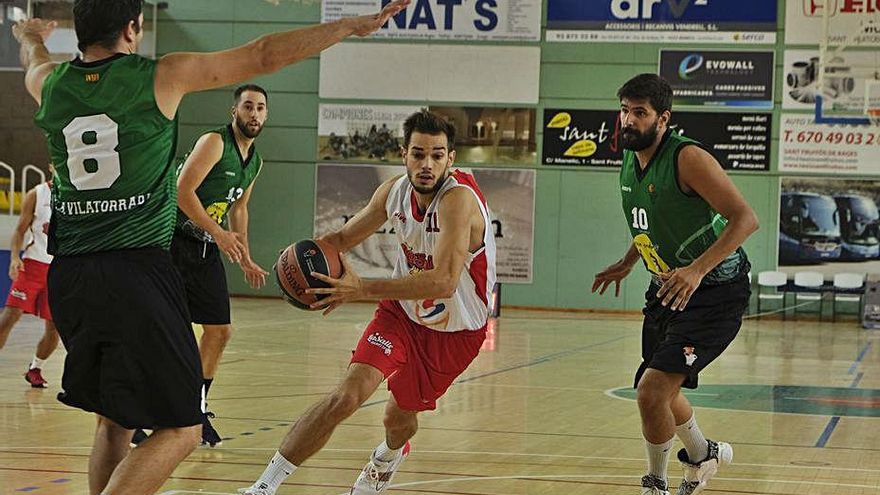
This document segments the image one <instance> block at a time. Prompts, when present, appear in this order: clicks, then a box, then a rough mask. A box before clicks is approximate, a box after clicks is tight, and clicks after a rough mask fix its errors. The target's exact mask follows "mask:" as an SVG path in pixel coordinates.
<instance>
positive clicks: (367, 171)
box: [315, 163, 536, 283]
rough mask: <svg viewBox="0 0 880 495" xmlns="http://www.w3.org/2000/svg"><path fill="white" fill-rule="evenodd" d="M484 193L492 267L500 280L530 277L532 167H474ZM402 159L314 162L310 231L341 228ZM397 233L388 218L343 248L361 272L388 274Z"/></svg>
mask: <svg viewBox="0 0 880 495" xmlns="http://www.w3.org/2000/svg"><path fill="white" fill-rule="evenodd" d="M464 170H465V171H466V172H469V173H472V174H473V175H474V178H475V179H476V181H477V184H478V185H479V187H480V190H481V191H482V192H483V195H484V196H485V197H486V202H487V203H488V205H489V214H490V217H491V220H492V229H493V232H494V234H495V244H496V248H497V252H496V270H497V274H498V281H499V282H502V283H531V281H532V256H533V246H534V224H535V177H536V173H535V170H534V169H499V168H473V169H464ZM404 172H405V170H404V168H403V166H402V165H398V166H392V165H354V164H337V163H320V164H318V173H317V179H316V180H317V187H316V191H317V196H316V199H315V236H316V237H317V236H321V235H324V234H327V233H329V232H333V231H335V230H338V229H340V228H341V227H342V226H343V225H345V223H346V222H348V221H349V220H350V219H351V218H352V217H353V216H354V215H355V214H356V213H357V212H358V211H360V210H361V209H362V208H363V207H364V206H366V205H367V203H368V202H369V200H370V198H371V197H372V195H373V192H375V190H376V188H377V187H379V185H380V184H382V182H384V181H386V180H388V179H391V178H392V177H395V176H398V175H401V174H403V173H404ZM398 250H399V246H398V244H397V238H396V235H395V234H394V232H393V231H392V230H391V228H390V227H389V226H388V224H386V225H384V226H382V228H380V229H379V230H378V231H377V232H376V233H375V234H373V235H372V236H370V237H369V238H368V239H367V240H366V241H364V242H363V243H361V244H360V245H358V246H357V247H355V248H354V249H352V250H351V251H350V252H349V253H348V259H349V261H350V262H351V263H352V265H353V266H354V269H355V270H356V271H357V272H358V274H359V275H360V276H361V277H367V278H387V277H390V276H391V273H392V271H393V268H394V263H395V261H396V260H397V256H398Z"/></svg>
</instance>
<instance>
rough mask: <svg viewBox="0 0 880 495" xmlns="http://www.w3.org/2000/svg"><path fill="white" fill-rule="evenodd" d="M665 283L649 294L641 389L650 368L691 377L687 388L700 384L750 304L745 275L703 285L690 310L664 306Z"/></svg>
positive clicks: (644, 331)
mask: <svg viewBox="0 0 880 495" xmlns="http://www.w3.org/2000/svg"><path fill="white" fill-rule="evenodd" d="M659 288H660V287H659V286H657V285H656V284H653V283H652V284H651V285H650V287H649V288H648V291H647V292H646V293H645V299H646V301H645V308H644V309H643V310H642V312H643V313H644V315H645V320H644V323H643V324H642V364H641V366H639V369H638V371H636V376H635V381H634V383H633V387H634V388H635V387H637V386H638V384H639V380H640V379H641V377H642V374H643V373H644V372H645V370H646V369H648V368H654V369H656V370H660V371H665V372H668V373H680V374H682V375H686V376H687V378H686V379H685V381H684V383H683V384H682V386H683V387H685V388H697V381H698V380H697V378H698V375H699V373H700V371H702V370H703V369H704V368H705V367H706V366H708V365H709V363H711V362H712V361H714V360H715V359H716V358H717V357H718V356H720V355H721V353H722V352H724V350H725V349H727V346H729V345H730V343H731V342H733V339H734V338H735V337H736V334H737V333H739V329H740V327H741V326H742V317H743V314H744V313H745V311H746V308H747V307H748V305H749V297H750V295H751V288H750V287H749V279H748V276H746V275H745V274H741V275H739V276H738V277H737V278H736V279H734V280H732V281H731V282H728V283H725V284H719V285H701V286H700V287H698V288H697V290H696V291H694V293H693V294H692V295H691V299H690V301H689V302H688V304H687V306H685V309H684V311H672V310H671V309H669V308H668V307H665V306H663V305H662V304H660V299H658V298H657V290H659Z"/></svg>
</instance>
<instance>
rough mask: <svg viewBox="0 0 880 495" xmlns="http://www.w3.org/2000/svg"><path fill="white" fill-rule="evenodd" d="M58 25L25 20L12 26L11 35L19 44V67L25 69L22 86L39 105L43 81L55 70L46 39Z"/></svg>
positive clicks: (36, 20) (37, 20) (50, 22)
mask: <svg viewBox="0 0 880 495" xmlns="http://www.w3.org/2000/svg"><path fill="white" fill-rule="evenodd" d="M57 25H58V23H56V22H55V21H45V20H43V19H25V20H23V21H19V22H17V23H16V24H15V25H14V26H12V35H13V36H15V39H17V40H18V42H19V43H21V52H20V57H21V66H22V67H23V68H24V69H25V71H26V72H25V76H24V84H25V87H26V88H27V90H28V93H30V95H31V97H33V99H34V100H36V101H37V103H40V99H41V97H42V93H43V81H45V80H46V76H48V75H49V73H50V72H52V70H53V69H54V68H55V66H56V65H58V64H56V63H54V62H52V59H51V58H50V57H49V50H48V49H46V39H48V38H49V35H51V34H52V31H54V30H55V27H56V26H57Z"/></svg>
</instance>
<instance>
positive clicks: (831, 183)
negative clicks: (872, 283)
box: [779, 177, 880, 280]
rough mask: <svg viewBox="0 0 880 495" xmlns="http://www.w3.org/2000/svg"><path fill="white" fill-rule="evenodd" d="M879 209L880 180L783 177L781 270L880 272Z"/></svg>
mask: <svg viewBox="0 0 880 495" xmlns="http://www.w3.org/2000/svg"><path fill="white" fill-rule="evenodd" d="M878 204H880V181H878V180H870V179H869V180H865V179H836V180H835V179H828V178H826V177H823V178H816V177H783V178H782V181H781V185H780V198H779V268H780V270H782V271H784V272H787V273H789V274H793V273H794V272H799V271H818V272H820V273H822V274H824V275H825V279H826V280H831V279H832V277H833V276H834V274H836V273H843V272H855V273H880V259H878V257H880V234H878V224H880V213H878V211H877V205H878Z"/></svg>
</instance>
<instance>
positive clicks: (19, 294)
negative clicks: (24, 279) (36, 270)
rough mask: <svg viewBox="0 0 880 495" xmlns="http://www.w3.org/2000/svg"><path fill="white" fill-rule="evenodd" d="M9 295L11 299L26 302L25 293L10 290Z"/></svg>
mask: <svg viewBox="0 0 880 495" xmlns="http://www.w3.org/2000/svg"><path fill="white" fill-rule="evenodd" d="M10 294H11V295H12V297H14V298H16V299H21V300H22V301H27V292H25V291H23V290H18V289H12V292H10Z"/></svg>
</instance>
